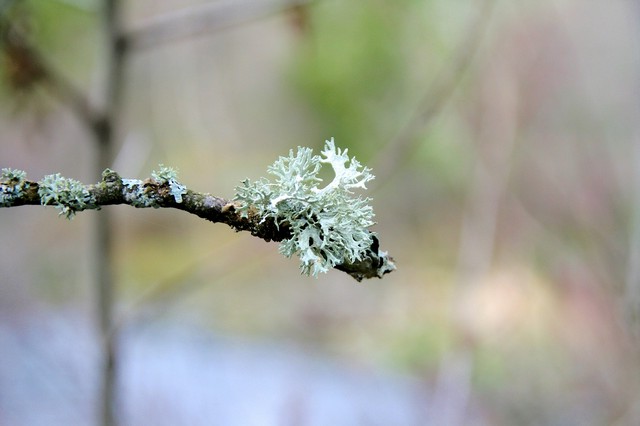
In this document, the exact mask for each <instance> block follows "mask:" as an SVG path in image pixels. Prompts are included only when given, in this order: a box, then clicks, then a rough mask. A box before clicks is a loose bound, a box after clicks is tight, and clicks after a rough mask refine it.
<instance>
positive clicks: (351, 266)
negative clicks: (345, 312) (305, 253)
mask: <svg viewBox="0 0 640 426" xmlns="http://www.w3.org/2000/svg"><path fill="white" fill-rule="evenodd" d="M24 177H25V174H24V172H20V171H17V170H9V169H3V173H2V176H1V177H0V207H17V206H25V205H52V206H55V207H56V208H58V209H59V210H60V214H61V215H65V216H66V217H67V218H72V217H73V216H74V215H75V213H77V212H80V211H83V210H99V209H100V208H101V207H103V206H109V205H118V204H126V205H129V206H133V207H136V208H146V207H153V208H174V209H178V210H182V211H185V212H187V213H191V214H194V215H196V216H198V217H200V218H202V219H205V220H208V221H210V222H213V223H224V224H226V225H228V226H230V227H231V228H233V229H235V230H236V231H248V232H250V233H251V235H253V236H255V237H258V238H261V239H263V240H265V241H283V240H286V239H289V238H291V231H290V228H289V226H288V225H287V223H286V222H285V223H279V224H277V223H276V221H275V220H273V219H271V218H268V219H266V220H263V219H262V218H261V217H260V215H259V214H258V213H257V211H256V210H255V209H252V208H250V209H249V210H248V212H247V213H244V214H243V213H241V212H240V210H239V209H238V207H239V202H237V201H232V200H227V199H224V198H220V197H216V196H214V195H211V194H207V193H202V192H197V191H193V190H191V189H188V188H186V187H185V186H184V185H182V184H180V183H179V182H178V181H177V180H176V179H175V177H174V176H171V175H168V174H163V173H162V172H161V173H154V174H153V177H150V178H147V179H145V180H138V179H125V178H122V177H120V175H119V174H118V173H116V172H114V171H113V170H109V169H106V170H105V171H104V172H103V173H102V181H101V182H98V183H96V184H91V185H84V184H82V183H80V182H78V181H75V180H73V179H68V178H64V177H62V176H60V175H59V174H56V175H49V176H46V177H45V178H44V179H42V180H41V181H39V182H34V181H30V180H26V179H25V178H24ZM372 241H373V242H372V244H371V247H369V248H368V249H367V250H366V252H365V253H363V255H362V258H361V260H359V261H356V262H353V263H342V264H339V265H336V267H335V268H336V269H338V270H340V271H343V272H346V273H347V274H349V275H351V276H352V277H353V278H355V279H356V280H358V281H361V280H362V279H364V278H375V277H378V278H382V277H383V276H384V275H385V274H387V273H389V272H391V271H393V270H394V269H395V264H394V261H393V258H391V257H389V256H388V255H387V254H386V253H385V252H383V251H380V250H379V243H378V239H377V238H376V237H375V236H372Z"/></svg>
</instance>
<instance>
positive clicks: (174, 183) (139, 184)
mask: <svg viewBox="0 0 640 426" xmlns="http://www.w3.org/2000/svg"><path fill="white" fill-rule="evenodd" d="M159 167H160V169H159V170H154V171H153V172H152V173H151V177H152V178H153V182H150V181H149V180H146V181H142V180H139V179H122V186H123V190H124V198H125V200H126V201H127V203H128V204H131V205H132V206H134V207H140V208H142V207H153V208H158V207H160V201H161V200H160V196H159V194H158V192H157V191H151V190H150V187H151V185H159V186H162V185H168V186H169V191H170V193H171V195H172V196H173V199H174V200H175V201H176V203H182V196H183V195H184V194H186V193H187V187H186V186H184V185H182V184H181V183H180V182H178V172H177V171H176V169H174V168H172V167H167V166H164V165H162V164H160V166H159Z"/></svg>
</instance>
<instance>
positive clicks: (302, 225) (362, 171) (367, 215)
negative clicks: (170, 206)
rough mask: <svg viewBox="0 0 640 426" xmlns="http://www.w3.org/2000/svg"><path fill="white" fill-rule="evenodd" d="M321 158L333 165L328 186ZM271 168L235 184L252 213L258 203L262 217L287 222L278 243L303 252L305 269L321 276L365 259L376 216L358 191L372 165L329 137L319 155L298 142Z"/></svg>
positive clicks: (244, 208)
mask: <svg viewBox="0 0 640 426" xmlns="http://www.w3.org/2000/svg"><path fill="white" fill-rule="evenodd" d="M323 164H329V165H331V167H332V168H333V171H334V173H335V177H334V178H333V180H332V181H331V182H330V183H329V184H327V185H326V186H324V187H321V186H320V184H321V182H322V179H320V178H319V177H318V173H319V172H320V169H321V168H322V165H323ZM267 171H268V172H269V174H270V175H272V176H273V177H274V180H273V181H271V180H269V179H266V178H262V179H260V180H257V181H255V182H251V181H250V180H248V179H246V180H244V181H243V182H242V184H241V185H240V186H238V187H237V188H236V196H235V200H237V201H240V203H239V210H240V212H241V214H242V215H244V216H245V217H248V215H249V214H251V212H252V209H256V210H257V213H258V214H259V215H260V217H261V221H263V222H264V221H266V220H268V219H271V220H274V222H275V224H276V226H282V225H283V224H286V226H288V227H289V228H290V231H291V238H289V239H286V240H283V241H282V242H281V244H280V253H282V254H283V255H285V256H287V257H291V256H293V255H294V254H295V255H298V256H299V257H300V268H301V270H302V272H303V273H304V274H307V275H313V276H317V275H318V274H319V273H320V272H327V271H328V270H329V269H331V268H333V267H334V266H336V265H341V264H345V263H354V262H357V261H361V260H363V257H364V256H365V254H366V253H367V250H368V249H370V247H371V246H372V243H373V237H374V235H375V234H373V233H372V232H370V231H369V230H368V228H369V227H370V226H372V225H373V224H374V223H375V222H374V221H373V217H374V213H373V209H372V207H371V206H370V205H369V202H370V201H371V199H370V198H362V197H361V196H356V195H355V194H354V192H353V191H354V190H356V189H366V183H367V182H369V181H370V180H372V179H373V178H374V176H373V175H372V174H371V170H370V169H369V168H367V167H363V166H362V165H361V164H360V163H359V162H358V161H357V160H356V159H355V158H349V156H348V154H347V150H346V149H345V150H341V149H340V148H336V146H335V143H334V141H333V139H331V140H329V141H326V143H325V147H324V149H323V150H322V152H321V155H314V154H313V151H312V150H311V149H310V148H303V147H298V149H297V152H295V153H294V151H293V150H291V151H289V155H288V156H286V157H280V158H278V159H277V160H276V161H275V163H273V165H271V166H270V167H269V168H268V169H267Z"/></svg>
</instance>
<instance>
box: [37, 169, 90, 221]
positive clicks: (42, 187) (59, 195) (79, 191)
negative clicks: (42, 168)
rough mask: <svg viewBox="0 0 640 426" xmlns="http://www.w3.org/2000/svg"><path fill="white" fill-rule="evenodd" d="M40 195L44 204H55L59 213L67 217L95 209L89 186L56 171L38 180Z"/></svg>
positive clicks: (70, 217)
mask: <svg viewBox="0 0 640 426" xmlns="http://www.w3.org/2000/svg"><path fill="white" fill-rule="evenodd" d="M38 195H39V196H40V202H41V204H42V205H53V206H55V208H56V209H58V210H60V213H59V215H64V216H65V217H66V218H67V219H72V218H73V216H74V215H75V214H76V213H77V212H79V211H83V210H86V209H95V208H97V207H98V206H96V204H95V199H94V198H93V196H92V195H91V193H90V192H89V191H88V190H87V188H86V187H85V186H84V185H83V184H82V183H80V182H78V181H77V180H75V179H70V178H65V177H63V176H61V175H60V173H56V174H53V175H47V176H45V177H44V178H43V179H42V180H41V181H40V182H38Z"/></svg>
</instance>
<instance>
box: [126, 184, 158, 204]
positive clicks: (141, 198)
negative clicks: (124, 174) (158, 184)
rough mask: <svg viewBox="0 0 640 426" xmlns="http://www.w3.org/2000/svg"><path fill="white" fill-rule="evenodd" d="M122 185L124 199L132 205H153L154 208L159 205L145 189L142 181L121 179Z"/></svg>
mask: <svg viewBox="0 0 640 426" xmlns="http://www.w3.org/2000/svg"><path fill="white" fill-rule="evenodd" d="M122 187H123V192H124V199H125V201H126V202H127V203H128V204H130V205H132V206H133V207H138V208H145V207H153V208H156V209H157V208H158V207H160V204H159V203H158V200H156V199H155V198H154V197H153V196H152V195H151V194H152V193H151V192H150V191H147V188H146V186H145V184H144V182H143V181H141V180H139V179H122Z"/></svg>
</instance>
